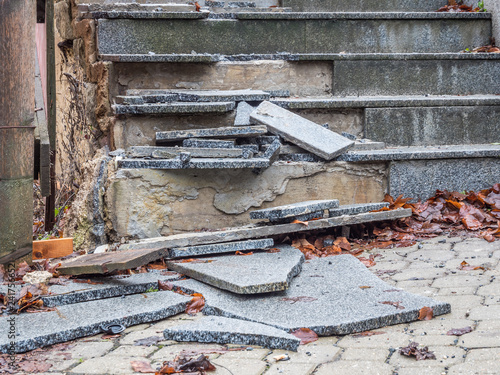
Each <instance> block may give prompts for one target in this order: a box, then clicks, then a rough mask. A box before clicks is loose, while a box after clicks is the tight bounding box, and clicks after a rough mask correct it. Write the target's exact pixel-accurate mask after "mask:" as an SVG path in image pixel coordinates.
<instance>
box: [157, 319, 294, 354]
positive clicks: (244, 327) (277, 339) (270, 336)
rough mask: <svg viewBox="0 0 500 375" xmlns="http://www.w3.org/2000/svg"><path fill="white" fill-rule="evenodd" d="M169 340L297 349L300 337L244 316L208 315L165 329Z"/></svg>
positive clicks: (164, 332) (165, 334)
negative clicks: (245, 318)
mask: <svg viewBox="0 0 500 375" xmlns="http://www.w3.org/2000/svg"><path fill="white" fill-rule="evenodd" d="M163 336H164V337H165V339H166V340H175V341H191V342H192V341H196V342H215V343H218V344H237V345H260V346H263V347H264V348H269V349H285V350H293V351H296V350H297V348H298V346H299V344H300V339H298V338H296V337H295V336H293V335H291V334H289V333H286V332H284V331H282V330H280V329H277V328H274V327H271V326H268V325H264V324H260V323H254V322H249V321H245V320H240V319H231V318H224V317H220V316H205V317H203V318H202V319H200V320H198V321H196V322H189V323H187V324H182V325H178V326H174V327H170V328H167V329H166V330H165V331H163Z"/></svg>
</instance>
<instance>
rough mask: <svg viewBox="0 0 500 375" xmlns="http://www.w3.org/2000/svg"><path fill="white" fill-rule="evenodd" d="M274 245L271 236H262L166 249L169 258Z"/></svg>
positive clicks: (264, 247)
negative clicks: (253, 238)
mask: <svg viewBox="0 0 500 375" xmlns="http://www.w3.org/2000/svg"><path fill="white" fill-rule="evenodd" d="M273 245H274V240H273V239H272V238H264V239H260V240H248V241H236V242H225V243H216V244H211V245H200V246H190V247H178V248H175V249H170V250H168V256H169V258H172V259H175V258H183V257H192V256H198V255H207V254H223V253H232V252H236V251H244V250H257V249H266V248H269V247H272V246H273Z"/></svg>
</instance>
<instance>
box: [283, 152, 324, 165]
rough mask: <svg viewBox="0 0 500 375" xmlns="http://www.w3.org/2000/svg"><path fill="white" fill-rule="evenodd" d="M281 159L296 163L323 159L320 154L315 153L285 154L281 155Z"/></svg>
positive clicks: (316, 161)
mask: <svg viewBox="0 0 500 375" xmlns="http://www.w3.org/2000/svg"><path fill="white" fill-rule="evenodd" d="M279 159H280V160H282V161H287V162H296V163H304V162H306V163H318V162H321V161H322V159H321V158H320V157H319V156H316V155H313V154H309V153H307V154H285V155H280V157H279Z"/></svg>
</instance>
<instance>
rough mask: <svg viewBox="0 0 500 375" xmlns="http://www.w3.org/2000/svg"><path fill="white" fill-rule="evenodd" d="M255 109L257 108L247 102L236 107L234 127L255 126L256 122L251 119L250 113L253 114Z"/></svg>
mask: <svg viewBox="0 0 500 375" xmlns="http://www.w3.org/2000/svg"><path fill="white" fill-rule="evenodd" d="M254 109H255V107H252V106H251V105H250V104H248V103H247V102H240V103H238V106H237V107H236V117H235V119H234V126H248V125H255V124H256V122H255V121H254V120H252V119H251V118H250V113H252V112H253V111H254Z"/></svg>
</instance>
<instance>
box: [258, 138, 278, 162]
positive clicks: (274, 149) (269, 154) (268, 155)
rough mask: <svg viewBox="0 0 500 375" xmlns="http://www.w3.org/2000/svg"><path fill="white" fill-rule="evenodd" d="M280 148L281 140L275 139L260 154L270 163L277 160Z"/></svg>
mask: <svg viewBox="0 0 500 375" xmlns="http://www.w3.org/2000/svg"><path fill="white" fill-rule="evenodd" d="M280 148H281V142H280V141H279V140H275V141H274V142H273V143H271V144H270V145H269V147H268V148H267V150H266V151H265V152H264V153H263V154H262V157H263V158H264V159H268V160H269V163H270V164H272V163H274V162H275V161H276V160H278V158H279V156H280Z"/></svg>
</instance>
